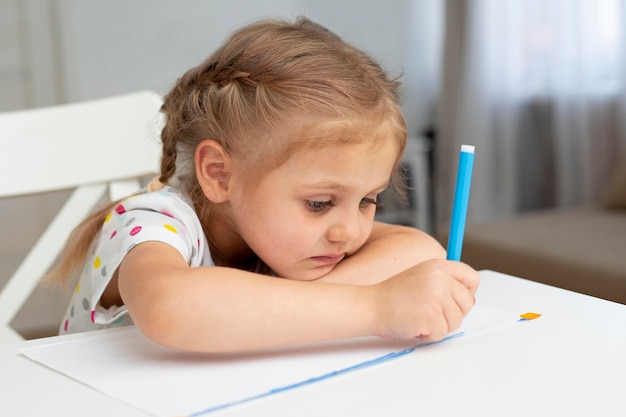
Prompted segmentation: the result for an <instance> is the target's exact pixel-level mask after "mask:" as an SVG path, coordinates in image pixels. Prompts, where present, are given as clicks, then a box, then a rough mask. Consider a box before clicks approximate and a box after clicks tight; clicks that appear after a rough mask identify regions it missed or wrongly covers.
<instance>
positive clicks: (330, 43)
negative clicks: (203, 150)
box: [54, 18, 407, 277]
mask: <svg viewBox="0 0 626 417" xmlns="http://www.w3.org/2000/svg"><path fill="white" fill-rule="evenodd" d="M398 88H399V83H398V82H397V81H396V80H392V79H390V78H389V77H388V76H387V74H386V73H385V71H384V70H383V69H382V68H381V67H380V65H378V64H377V63H376V62H375V61H374V60H373V59H372V58H371V57H369V56H368V55H367V54H365V53H364V52H362V51H360V50H358V49H356V48H354V47H352V46H350V45H348V44H347V43H345V42H344V41H343V40H342V39H341V38H339V37H338V36H337V35H335V34H334V33H332V32H330V31H328V30H326V29H325V28H323V27H322V26H320V25H318V24H316V23H313V22H311V21H310V20H308V19H306V18H300V19H298V20H297V21H295V22H293V23H290V22H285V21H280V20H264V21H260V22H257V23H254V24H251V25H248V26H246V27H244V28H242V29H240V30H239V31H237V32H235V33H234V34H233V35H232V36H231V37H230V39H228V40H227V41H226V42H225V43H224V44H223V45H222V46H221V47H220V48H219V49H217V50H216V51H215V52H214V53H213V54H212V55H211V56H210V57H209V58H208V59H207V60H205V61H204V62H203V63H201V64H200V65H198V66H196V67H194V68H192V69H190V70H189V71H187V72H186V73H185V74H184V75H183V76H182V77H181V78H180V79H178V81H177V82H176V84H175V85H174V87H173V88H172V90H171V91H170V92H169V93H168V94H167V95H166V96H165V97H164V102H163V106H162V108H161V111H162V113H163V114H164V116H165V126H164V128H163V131H162V133H161V139H162V144H163V154H162V159H161V172H160V176H159V181H160V182H161V183H163V184H166V183H168V182H172V180H174V179H175V180H176V182H177V183H178V184H179V186H180V188H181V189H182V191H183V192H185V193H187V194H188V195H189V196H190V198H191V199H192V201H193V204H194V207H195V209H196V211H197V212H198V214H199V216H200V219H201V221H202V220H203V218H205V217H206V216H208V215H209V213H210V208H211V207H210V206H211V202H210V201H209V200H208V199H207V198H206V197H205V196H204V194H203V193H202V190H201V189H200V187H199V185H198V182H197V179H196V176H195V167H194V153H195V149H196V146H197V145H198V144H199V143H200V142H201V141H202V140H205V139H212V140H215V141H216V142H218V143H219V144H220V145H221V146H222V147H223V148H224V149H225V150H226V151H227V152H228V153H229V155H230V156H231V157H232V158H233V160H235V161H237V162H238V163H240V164H243V165H242V166H243V167H244V168H245V169H248V170H250V171H251V172H253V173H254V174H251V175H250V176H249V177H250V178H257V179H258V178H261V177H262V174H263V173H266V172H268V171H269V170H271V169H272V168H275V167H277V166H278V165H280V164H281V163H282V162H284V161H285V160H286V159H287V158H288V157H289V155H291V154H292V153H293V152H294V151H296V150H302V149H307V148H318V147H326V146H330V145H337V144H349V143H361V142H364V141H370V142H371V143H372V144H375V145H378V146H385V145H387V146H388V145H389V143H392V144H393V145H394V146H397V149H398V156H397V160H396V169H395V170H394V173H393V175H392V186H393V187H394V188H395V189H396V190H400V191H401V190H402V184H403V178H402V174H401V171H400V169H399V166H400V159H401V155H402V153H403V151H404V148H405V145H406V136H407V133H406V125H405V121H404V118H403V116H402V113H401V110H400V105H399V93H398ZM294 126H295V128H294ZM288 128H289V129H288ZM286 130H289V132H290V134H289V135H286V134H280V132H284V131H286ZM116 204H117V202H115V203H112V204H110V205H108V206H107V207H105V208H104V209H102V210H100V211H99V212H98V213H94V214H93V215H92V216H90V217H89V218H88V219H87V220H85V222H84V223H83V224H81V225H80V226H79V227H78V228H77V229H76V230H75V231H74V233H73V234H72V236H71V237H70V239H69V242H68V245H67V247H66V250H65V256H64V257H63V258H62V261H61V263H60V265H59V267H58V268H57V269H56V271H54V275H57V276H60V277H65V276H67V275H68V274H69V272H70V271H72V270H74V269H76V268H78V267H80V266H82V262H84V258H85V256H86V254H87V252H88V250H89V246H90V245H91V242H92V241H93V239H94V237H95V236H96V235H97V233H98V231H99V229H100V227H101V226H102V223H103V219H104V216H106V214H107V213H108V212H109V211H111V210H112V209H113V207H115V205H116ZM203 224H204V222H203Z"/></svg>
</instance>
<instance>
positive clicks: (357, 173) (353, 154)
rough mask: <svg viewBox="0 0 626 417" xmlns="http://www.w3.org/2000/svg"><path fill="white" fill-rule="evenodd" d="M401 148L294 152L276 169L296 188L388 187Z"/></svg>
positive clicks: (345, 146) (347, 147)
mask: <svg viewBox="0 0 626 417" xmlns="http://www.w3.org/2000/svg"><path fill="white" fill-rule="evenodd" d="M397 152H398V149H397V146H396V145H395V144H388V145H387V146H372V144H371V143H358V144H349V145H348V144H341V145H334V146H328V147H325V148H321V149H309V150H305V149H301V150H298V151H296V152H294V153H293V154H292V155H291V156H290V157H289V158H288V159H287V160H286V161H285V163H284V164H282V165H281V166H280V167H278V168H277V169H276V174H277V175H276V176H284V177H285V178H288V179H289V182H291V183H293V184H299V185H302V186H308V187H321V188H323V187H326V188H333V189H344V188H350V187H361V186H363V187H366V188H367V187H374V186H376V187H379V186H383V187H384V186H386V184H387V183H388V181H389V177H390V176H391V173H392V171H393V169H394V164H395V161H396V156H397Z"/></svg>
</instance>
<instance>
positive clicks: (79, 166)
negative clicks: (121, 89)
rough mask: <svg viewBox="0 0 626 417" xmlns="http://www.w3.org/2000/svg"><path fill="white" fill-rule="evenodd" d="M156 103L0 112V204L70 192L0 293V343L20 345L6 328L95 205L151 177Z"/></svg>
mask: <svg viewBox="0 0 626 417" xmlns="http://www.w3.org/2000/svg"><path fill="white" fill-rule="evenodd" d="M161 102H162V101H161V97H160V96H158V95H157V94H155V93H152V92H138V93H132V94H127V95H122V96H116V97H111V98H106V99H100V100H94V101H87V102H81V103H75V104H67V105H60V106H55V107H47V108H40V109H32V110H24V111H16V112H7V113H0V143H1V144H2V148H1V149H0V178H1V179H0V198H9V197H16V196H23V195H28V194H37V193H44V192H50V191H58V190H64V189H74V191H73V193H72V194H71V195H70V197H69V199H68V200H67V202H66V203H65V205H64V206H63V207H62V208H61V210H60V211H59V212H58V214H57V215H56V217H55V218H54V220H53V221H52V222H51V223H50V225H49V226H48V228H47V229H46V230H45V232H44V233H43V234H42V236H41V237H40V239H39V240H38V241H37V243H36V244H35V245H34V246H33V247H32V249H31V250H30V252H29V253H28V255H27V256H26V257H25V258H24V260H23V261H22V263H21V264H20V265H19V267H18V269H17V270H16V271H15V273H14V274H13V275H12V276H11V278H9V281H8V282H7V284H6V285H5V286H4V287H3V288H2V290H1V292H0V342H8V341H18V340H22V336H21V335H19V334H18V333H17V332H16V331H15V330H14V329H13V328H11V326H10V323H11V321H12V319H13V318H14V317H15V315H16V314H17V312H18V311H19V310H20V308H21V306H22V304H23V303H24V302H25V301H26V300H27V299H28V297H29V295H30V294H31V292H32V291H33V290H34V288H35V287H36V286H37V285H38V283H39V282H40V279H41V278H42V277H43V276H44V275H45V274H46V273H47V272H48V270H49V269H50V267H51V266H52V265H53V263H54V262H55V261H56V259H57V257H58V255H59V253H60V252H61V250H62V248H63V245H64V243H65V240H66V239H67V237H68V235H69V233H70V231H71V230H72V229H73V228H74V227H75V226H76V225H77V224H78V223H79V222H80V221H81V220H82V219H83V218H84V217H85V216H87V215H88V214H89V213H90V212H91V211H92V210H93V209H94V208H95V207H96V205H98V204H99V203H101V202H103V200H105V199H110V200H114V199H117V198H121V197H123V196H124V195H128V194H131V193H132V192H134V191H136V190H138V189H139V188H140V184H139V180H140V179H142V178H143V179H145V178H146V177H147V176H148V175H151V174H154V173H155V172H158V169H157V168H158V163H159V156H160V141H159V134H160V129H161V127H162V123H161V118H160V115H159V107H160V106H161ZM8 221H15V220H12V219H2V222H8ZM0 235H2V237H1V238H2V239H11V236H6V235H4V234H0Z"/></svg>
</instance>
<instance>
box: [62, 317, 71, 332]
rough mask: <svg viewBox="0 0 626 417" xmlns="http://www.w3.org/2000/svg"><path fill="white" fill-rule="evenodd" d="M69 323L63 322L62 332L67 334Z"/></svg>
mask: <svg viewBox="0 0 626 417" xmlns="http://www.w3.org/2000/svg"><path fill="white" fill-rule="evenodd" d="M69 325H70V322H69V320H65V323H63V331H65V332H67V328H68V327H69Z"/></svg>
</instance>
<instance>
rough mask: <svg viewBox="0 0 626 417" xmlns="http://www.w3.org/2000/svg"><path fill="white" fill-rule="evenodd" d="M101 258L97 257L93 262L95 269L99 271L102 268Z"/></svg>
mask: <svg viewBox="0 0 626 417" xmlns="http://www.w3.org/2000/svg"><path fill="white" fill-rule="evenodd" d="M100 262H101V261H100V257H98V256H96V259H94V260H93V267H94V269H98V268H100Z"/></svg>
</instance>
